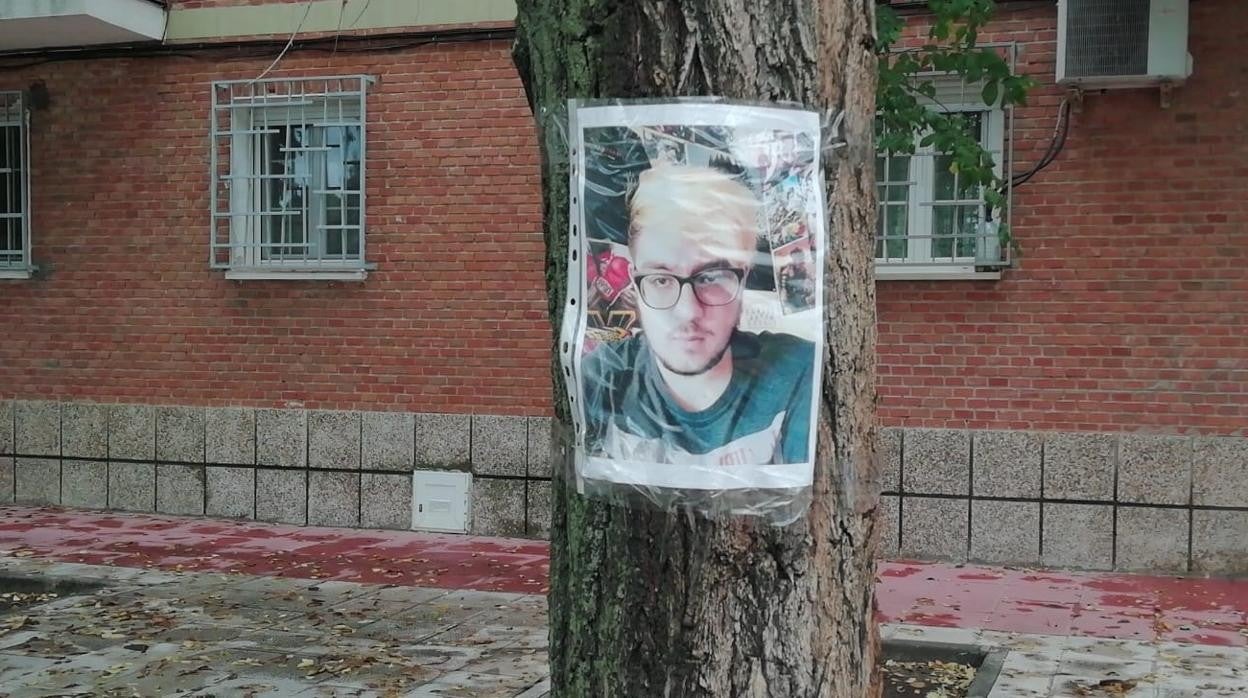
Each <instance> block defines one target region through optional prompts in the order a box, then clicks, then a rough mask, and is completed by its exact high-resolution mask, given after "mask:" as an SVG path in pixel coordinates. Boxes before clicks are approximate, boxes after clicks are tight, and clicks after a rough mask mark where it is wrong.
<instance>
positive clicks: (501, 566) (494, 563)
mask: <svg viewBox="0 0 1248 698" xmlns="http://www.w3.org/2000/svg"><path fill="white" fill-rule="evenodd" d="M0 553H6V554H9V555H18V556H36V557H41V558H49V559H55V560H61V561H65V562H84V563H89V564H100V565H118V566H123V567H156V568H161V569H170V570H182V571H186V570H211V571H216V572H239V573H245V574H256V575H271V576H285V577H298V578H304V579H338V580H350V581H359V582H369V583H377V584H399V585H419V586H435V587H444V588H455V589H478V590H484V591H511V592H524V593H542V592H545V591H546V578H547V573H548V569H549V567H548V564H547V554H548V550H547V545H546V544H545V543H543V542H539V541H530V540H517V539H507V538H483V537H477V536H456V535H437V534H428V533H416V532H410V531H374V530H360V529H342V528H314V527H301V526H281V525H273V524H261V523H255V522H238V521H218V520H210V519H189V518H175V517H167V516H153V515H146V514H117V513H108V512H86V511H75V510H63V509H55V508H31V507H21V506H3V507H0ZM877 579H878V585H877V598H878V600H879V615H880V617H881V619H882V620H885V621H890V622H902V623H913V624H917V625H933V626H945V627H962V628H983V629H988V630H1000V631H1005V632H1024V633H1043V634H1049V635H1088V636H1095V637H1110V638H1125V639H1135V640H1144V641H1153V640H1174V641H1180V642H1192V643H1200V644H1208V645H1224V646H1248V580H1225V579H1199V578H1176V577H1148V576H1142V575H1123V574H1108V573H1092V572H1052V571H1047V572H1040V571H1034V570H1018V569H1007V568H999V567H984V566H972V565H964V566H958V565H948V564H938V563H918V562H915V563H911V562H883V563H881V564H880V568H879V574H878V577H877Z"/></svg>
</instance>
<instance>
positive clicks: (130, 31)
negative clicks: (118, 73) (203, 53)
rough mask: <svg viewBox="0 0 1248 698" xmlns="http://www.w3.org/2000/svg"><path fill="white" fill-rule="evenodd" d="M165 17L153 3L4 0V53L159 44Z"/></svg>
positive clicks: (0, 5)
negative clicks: (79, 47) (138, 43)
mask: <svg viewBox="0 0 1248 698" xmlns="http://www.w3.org/2000/svg"><path fill="white" fill-rule="evenodd" d="M165 18H166V10H165V8H164V7H163V6H162V5H161V4H159V3H156V2H153V1H152V0H4V1H3V2H0V52H5V51H29V50H32V49H41V48H67V47H77V46H98V45H103V44H125V43H136V42H143V41H160V40H161V39H162V38H164V34H165Z"/></svg>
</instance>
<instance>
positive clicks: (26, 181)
mask: <svg viewBox="0 0 1248 698" xmlns="http://www.w3.org/2000/svg"><path fill="white" fill-rule="evenodd" d="M28 124H29V115H28V112H27V111H26V101H25V99H24V97H23V95H22V93H21V92H0V272H7V273H14V272H16V273H20V274H23V275H24V274H26V273H27V272H29V271H30V269H31V262H30V168H29V163H30V140H29V138H30V133H29V129H28V128H27V126H28Z"/></svg>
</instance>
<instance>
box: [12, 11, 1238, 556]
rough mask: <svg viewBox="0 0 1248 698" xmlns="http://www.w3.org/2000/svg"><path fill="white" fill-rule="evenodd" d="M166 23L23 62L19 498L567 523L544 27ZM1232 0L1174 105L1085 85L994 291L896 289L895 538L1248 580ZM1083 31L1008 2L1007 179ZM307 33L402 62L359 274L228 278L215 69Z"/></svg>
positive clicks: (1023, 209)
mask: <svg viewBox="0 0 1248 698" xmlns="http://www.w3.org/2000/svg"><path fill="white" fill-rule="evenodd" d="M131 2H136V3H141V2H146V0H131ZM167 4H168V5H169V6H170V7H168V11H167V13H166V14H167V22H168V24H167V26H166V28H165V40H164V43H163V44H161V43H160V42H152V43H148V44H141V45H132V46H128V47H126V48H104V49H95V50H94V53H88V54H83V55H75V56H73V57H72V58H71V57H70V56H68V55H67V54H65V53H63V52H57V51H56V50H32V51H29V52H26V53H24V54H23V55H20V56H11V57H7V58H4V59H3V60H2V61H0V90H27V91H28V92H27V102H28V104H27V106H28V107H29V108H30V119H29V126H28V129H27V131H28V136H29V142H30V150H29V154H28V155H29V170H30V205H29V214H30V215H29V220H30V240H31V251H30V259H29V261H30V262H31V263H33V265H35V266H36V267H37V269H36V270H35V271H34V272H33V273H32V274H31V275H30V278H12V279H7V280H3V281H0V323H2V326H3V327H4V328H5V330H4V332H5V341H4V342H2V343H0V473H3V476H4V477H5V478H6V479H8V480H9V483H0V493H8V494H0V496H3V497H8V498H13V497H15V498H16V500H17V501H22V502H52V503H62V504H65V505H67V506H92V507H107V508H117V509H136V510H158V511H168V512H173V513H185V514H203V513H206V514H207V515H210V516H244V517H255V518H259V519H262V520H275V521H290V522H297V523H311V524H329V525H346V526H356V525H359V526H385V527H400V528H405V527H408V526H410V525H411V524H412V517H411V511H410V507H411V499H412V493H413V484H412V483H413V476H412V473H413V471H415V472H416V473H417V477H418V478H419V477H420V473H422V472H423V471H425V470H452V471H464V472H469V473H471V475H472V477H471V480H472V486H471V490H472V495H471V504H470V506H469V509H470V511H468V512H467V515H466V516H465V517H464V521H465V522H466V523H467V526H468V529H469V530H471V531H476V532H483V533H495V534H513V535H542V534H543V532H544V531H545V527H546V526H547V521H548V517H549V494H548V482H549V463H548V457H547V453H548V451H549V446H548V443H549V442H548V435H547V426H548V422H549V419H548V415H549V414H550V410H551V395H550V381H549V378H548V376H549V346H550V341H551V339H550V330H549V325H548V323H547V322H546V320H545V317H546V302H545V297H544V290H543V245H542V238H541V233H540V224H541V221H540V216H541V214H540V203H539V202H540V182H539V180H538V171H537V162H538V151H537V144H536V139H535V137H534V134H535V131H534V128H533V125H532V121H531V118H530V116H529V114H528V109H527V105H526V103H525V100H524V95H523V90H522V88H521V85H520V82H519V79H518V77H517V75H516V73H515V69H514V67H513V66H512V64H511V61H510V54H509V50H510V39H509V38H508V35H507V29H506V28H507V26H508V25H509V22H510V19H511V13H513V12H514V8H513V7H511V5H510V3H507V2H493V3H490V2H486V3H479V4H477V5H473V6H472V7H471V8H466V9H465V7H457V4H456V3H449V2H448V3H441V4H438V3H428V4H425V5H424V6H423V7H424V8H425V9H422V10H420V11H417V10H416V9H413V8H412V6H411V5H408V4H405V3H401V2H376V1H374V2H373V3H358V2H355V0H352V2H348V3H346V4H345V5H343V4H342V3H339V2H321V1H314V2H312V3H302V2H295V1H294V0H288V1H286V2H282V1H280V0H272V1H270V2H267V3H258V4H257V3H249V2H243V1H242V0H237V1H236V0H215V1H186V2H172V3H167ZM1233 5H1234V3H1233V1H1232V0H1198V1H1196V2H1192V3H1191V16H1190V33H1191V37H1190V43H1189V51H1190V53H1191V54H1192V56H1193V60H1194V72H1193V74H1192V76H1191V78H1190V79H1189V80H1188V81H1187V83H1186V84H1185V85H1184V86H1182V87H1181V88H1179V89H1177V90H1176V91H1174V93H1173V94H1172V95H1171V98H1170V104H1169V105H1168V106H1165V107H1163V106H1162V104H1161V100H1160V97H1159V93H1158V91H1157V90H1156V89H1145V90H1130V91H1113V92H1107V93H1104V94H1101V93H1088V94H1085V95H1084V96H1083V99H1082V101H1081V104H1080V105H1079V106H1078V107H1076V108H1074V109H1072V110H1071V115H1070V124H1069V129H1068V130H1069V134H1068V138H1067V140H1066V144H1065V147H1064V149H1063V150H1062V152H1061V153H1060V155H1059V156H1058V157H1057V159H1056V160H1055V161H1054V162H1053V163H1052V165H1050V166H1049V167H1047V168H1046V169H1044V170H1043V171H1041V172H1039V173H1038V174H1037V175H1036V176H1035V177H1034V178H1033V179H1032V180H1031V181H1029V182H1028V183H1026V184H1025V185H1023V186H1019V187H1018V188H1017V189H1016V190H1015V191H1014V193H1013V208H1012V213H1011V218H1010V223H1011V226H1012V229H1013V234H1014V237H1015V238H1016V239H1017V241H1018V243H1019V246H1020V247H1021V256H1019V257H1018V258H1017V259H1016V260H1015V262H1014V266H1013V267H1012V268H1009V269H1006V270H1004V271H1002V272H1000V274H999V278H973V279H956V278H929V279H918V278H914V276H915V275H913V274H910V275H904V274H903V275H900V276H902V277H905V278H904V279H903V278H896V277H894V278H892V279H885V278H884V277H886V276H887V274H881V280H880V281H878V282H877V294H878V310H879V337H880V342H879V392H880V417H881V422H882V426H883V427H884V429H883V431H882V438H881V447H882V449H881V450H882V457H883V458H884V460H885V463H886V464H888V466H889V467H888V468H886V472H887V473H888V475H887V480H886V482H885V484H884V489H885V497H884V511H885V515H886V517H887V518H888V521H889V527H888V530H889V533H888V535H886V540H885V543H884V545H885V550H886V551H887V553H888V554H900V555H910V556H921V557H933V556H934V557H951V558H957V559H965V558H968V557H969V558H973V559H980V560H988V561H995V562H1015V563H1033V564H1034V563H1044V564H1050V565H1059V566H1077V567H1092V568H1108V567H1118V568H1122V569H1160V570H1172V571H1188V570H1191V571H1195V572H1214V573H1227V572H1233V573H1242V572H1245V571H1248V569H1246V568H1245V564H1246V563H1245V562H1244V560H1245V558H1248V548H1246V546H1248V544H1245V543H1244V541H1245V540H1248V431H1246V427H1245V425H1248V341H1245V337H1246V336H1248V268H1246V265H1245V257H1246V256H1248V132H1246V131H1245V127H1244V126H1243V123H1245V122H1248V119H1245V118H1244V117H1248V101H1246V100H1245V96H1244V95H1243V94H1242V93H1241V90H1242V89H1243V87H1244V86H1245V85H1248V61H1245V60H1244V59H1243V58H1242V56H1240V55H1239V54H1238V53H1237V52H1236V50H1235V46H1236V45H1237V44H1238V43H1239V40H1240V39H1243V38H1244V37H1245V34H1248V23H1246V22H1245V21H1243V20H1242V19H1240V18H1239V17H1238V16H1233V15H1234V8H1233ZM340 13H341V14H340ZM917 19H918V22H917V24H916V26H917V25H918V24H921V21H922V20H921V17H918V18H917ZM3 21H6V20H4V19H0V22H3ZM1056 21H1057V14H1056V9H1055V4H1054V3H1053V2H1043V1H1035V2H1003V3H1002V6H1001V9H1000V11H999V17H998V19H997V20H996V21H995V22H994V24H993V25H992V28H991V31H990V32H989V35H988V36H985V37H984V39H985V40H987V41H990V42H998V43H1000V44H1001V45H1003V46H1009V47H1011V50H1012V51H1015V52H1016V56H1017V58H1016V66H1017V69H1018V70H1019V71H1020V72H1023V73H1026V74H1029V75H1032V76H1033V77H1035V78H1036V80H1037V81H1038V82H1039V83H1040V86H1039V87H1038V88H1037V89H1036V91H1035V92H1034V93H1033V96H1032V97H1031V99H1030V100H1029V103H1028V106H1026V107H1020V108H1018V109H1016V110H1015V112H1014V114H1013V118H1012V120H1011V122H1010V124H1011V125H1010V127H1009V128H1008V130H1007V132H1006V133H1005V134H1004V139H1005V142H1006V143H1007V144H1009V146H1010V148H1009V152H1010V153H1011V155H1010V158H1009V162H1008V164H1009V167H1010V168H1011V170H1012V171H1022V170H1024V169H1026V168H1027V167H1029V166H1030V165H1031V164H1032V163H1034V162H1036V161H1037V160H1039V159H1040V157H1041V156H1042V154H1043V153H1044V151H1045V149H1046V148H1047V147H1048V145H1049V143H1050V140H1051V138H1052V136H1053V134H1054V126H1055V123H1056V120H1057V118H1058V113H1059V105H1060V103H1061V102H1062V100H1063V98H1064V97H1065V96H1066V95H1065V92H1064V90H1062V89H1061V88H1059V87H1057V86H1056V85H1055V83H1054V57H1055V52H1056V35H1057V32H1056ZM435 28H436V31H435ZM291 31H295V32H296V34H298V36H299V42H297V43H296V44H294V45H293V46H291V49H290V50H289V51H287V52H286V54H285V55H284V56H283V57H282V59H281V60H280V61H279V62H278V63H277V64H275V65H273V67H272V70H271V71H270V72H269V73H268V74H267V75H266V79H270V78H275V79H283V80H286V79H302V78H319V77H326V76H349V75H364V76H369V77H370V78H372V82H371V83H369V84H368V85H367V86H366V87H365V88H364V92H365V95H364V100H365V104H366V110H367V111H366V116H364V117H363V121H364V131H365V133H366V136H367V154H366V155H365V156H364V158H363V159H364V163H363V168H364V169H365V171H366V173H367V179H366V185H365V194H366V204H364V206H363V208H364V219H365V222H366V230H365V233H364V235H365V236H366V240H367V247H366V251H365V252H364V257H365V259H364V262H365V263H366V264H367V268H366V269H365V270H364V272H363V273H362V275H363V276H364V277H365V278H363V279H362V280H344V279H341V278H329V277H325V278H306V279H300V280H292V279H267V278H266V279H257V278H238V277H237V275H232V274H231V270H229V269H214V268H212V266H211V265H210V258H211V251H210V239H211V238H212V236H211V233H212V232H213V230H214V228H213V222H212V221H213V218H212V215H211V211H212V208H211V207H212V202H211V200H210V199H211V192H212V188H213V184H212V182H213V179H212V178H211V175H210V167H211V162H210V153H211V151H212V148H211V147H210V145H209V144H210V143H212V142H217V141H214V140H213V135H212V133H213V131H212V129H213V122H212V120H211V118H210V115H211V112H213V102H212V95H213V84H214V83H217V82H220V81H243V82H246V81H249V80H251V79H253V78H255V77H256V76H258V75H261V74H262V73H264V71H265V70H266V69H268V68H269V66H270V65H271V64H273V61H274V59H275V58H277V56H278V55H279V53H280V52H281V51H282V49H283V46H284V45H285V43H286V39H287V37H289V36H290V34H289V32H291ZM916 31H918V30H917V29H916ZM37 83H41V85H42V87H41V88H40V91H46V96H47V100H46V104H44V103H42V102H40V103H35V102H36V100H33V99H30V96H31V95H33V94H35V91H31V90H30V88H31V86H32V85H35V84H37ZM11 276H17V277H21V276H24V274H11ZM10 483H11V486H10ZM416 489H417V495H418V498H419V495H420V491H419V490H420V484H419V481H418V483H417V486H416Z"/></svg>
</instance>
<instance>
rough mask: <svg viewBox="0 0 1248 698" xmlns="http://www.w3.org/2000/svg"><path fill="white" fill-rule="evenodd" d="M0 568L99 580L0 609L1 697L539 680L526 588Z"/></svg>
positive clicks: (541, 661) (278, 692) (499, 696)
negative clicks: (90, 586) (91, 586)
mask: <svg viewBox="0 0 1248 698" xmlns="http://www.w3.org/2000/svg"><path fill="white" fill-rule="evenodd" d="M0 568H2V571H3V574H4V576H5V577H8V578H10V579H11V578H13V577H34V578H38V579H41V580H45V581H46V580H53V581H55V580H73V581H74V582H75V583H82V582H95V583H99V584H102V585H104V586H102V587H101V588H99V589H96V590H93V591H89V592H87V593H84V594H74V593H72V591H68V590H67V591H65V592H62V597H61V598H57V599H54V600H52V601H50V602H47V603H41V604H37V605H35V606H30V607H24V608H14V609H10V610H8V612H7V613H6V614H5V615H3V616H0V694H3V695H5V696H13V697H14V698H25V697H28V696H29V697H31V698H33V697H35V696H39V697H46V696H104V697H112V696H117V697H126V698H129V697H131V696H153V697H164V696H203V697H208V696H219V697H222V698H225V697H227V696H229V697H232V696H247V697H259V696H298V697H300V698H311V697H313V696H410V697H412V698H435V697H443V698H450V697H451V696H456V697H468V696H472V697H477V696H479V697H481V698H539V697H541V696H544V695H545V694H546V693H547V690H548V683H547V682H546V680H545V679H546V675H547V671H548V669H547V665H548V660H547V656H546V636H547V632H546V601H545V599H544V598H543V597H541V596H531V595H523V594H508V593H500V592H483V591H471V590H461V591H455V590H447V589H429V588H421V587H412V586H385V585H377V584H359V583H355V582H338V581H316V580H306V579H296V578H290V577H260V576H252V575H234V574H217V573H207V572H164V571H156V570H144V569H134V568H124V567H106V566H96V565H83V564H78V563H64V562H53V561H48V560H40V559H35V558H33V557H20V558H19V557H8V558H3V557H0ZM10 598H11V597H10ZM0 600H6V601H7V599H5V597H2V596H0Z"/></svg>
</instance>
